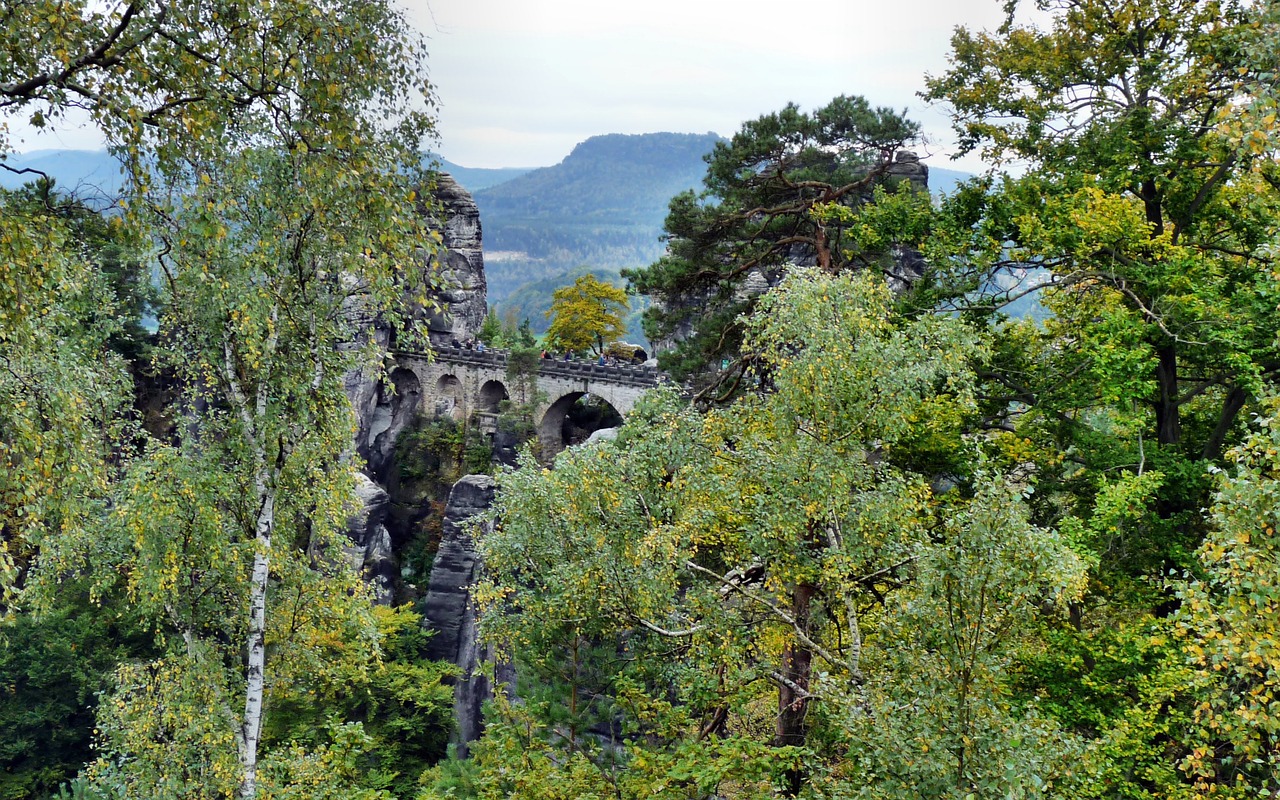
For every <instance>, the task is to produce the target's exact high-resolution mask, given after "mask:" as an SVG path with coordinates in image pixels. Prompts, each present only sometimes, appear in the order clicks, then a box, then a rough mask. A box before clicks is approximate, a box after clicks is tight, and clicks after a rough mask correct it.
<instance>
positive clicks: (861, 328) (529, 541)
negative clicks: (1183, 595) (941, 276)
mask: <svg viewBox="0 0 1280 800" xmlns="http://www.w3.org/2000/svg"><path fill="white" fill-rule="evenodd" d="M891 306H892V298H891V295H890V292H889V290H888V288H887V286H886V285H885V284H884V282H883V281H881V280H879V279H877V278H874V277H872V276H867V275H862V276H858V277H851V276H847V275H846V276H838V277H832V276H828V275H823V274H822V273H820V272H818V271H817V270H813V269H798V270H796V271H795V272H793V273H792V275H790V276H789V277H788V278H786V279H785V280H784V281H783V283H782V285H781V286H780V287H779V289H777V290H776V291H775V292H771V293H770V294H768V295H766V296H765V297H764V298H762V300H761V307H760V312H759V313H758V314H757V315H756V316H754V317H753V318H752V319H751V320H749V321H748V322H747V324H746V328H747V337H746V340H745V341H746V344H745V347H746V348H747V352H749V353H751V354H752V355H753V357H754V358H755V359H756V362H755V363H759V364H762V365H767V366H768V368H769V369H768V370H767V372H765V373H762V374H763V375H767V382H768V389H767V390H763V389H762V390H761V391H758V392H754V393H751V394H748V395H744V396H742V397H740V398H739V399H738V400H736V401H735V402H734V403H732V404H729V405H727V406H725V407H723V408H719V409H716V410H714V411H712V412H710V413H707V414H705V415H703V414H699V413H697V412H695V411H694V410H693V409H691V408H690V407H688V406H687V405H686V404H685V403H683V402H682V401H680V400H679V399H678V398H676V397H675V396H674V394H673V393H658V395H657V396H656V397H654V398H652V399H651V400H649V401H647V404H646V405H644V406H642V407H641V408H640V409H638V410H637V412H635V413H634V414H633V415H632V416H631V417H630V418H629V420H628V425H627V426H626V427H625V428H624V429H623V432H622V433H621V434H620V435H619V438H618V440H617V442H616V443H614V444H602V445H601V446H598V447H588V448H581V449H575V450H570V451H568V452H566V453H565V454H563V455H562V456H561V458H560V460H558V461H557V465H556V469H555V470H554V471H552V472H548V471H545V470H539V469H536V468H533V465H532V464H530V468H527V469H522V470H518V471H516V472H514V473H510V474H507V475H504V476H503V477H502V492H501V493H500V494H499V501H498V505H499V508H498V509H497V510H496V512H495V518H496V519H497V520H499V524H498V527H497V528H496V529H495V530H494V532H493V533H490V534H486V535H485V536H484V537H483V538H482V539H481V542H480V546H481V549H482V551H483V554H484V558H485V563H486V565H487V569H488V570H489V577H488V578H487V580H486V581H485V582H484V583H483V584H482V586H481V587H480V589H479V590H478V593H479V596H480V599H481V603H482V608H483V609H484V614H483V617H482V632H483V634H484V636H485V637H486V638H488V639H489V640H490V641H493V642H500V643H505V645H504V646H506V647H507V648H508V650H509V652H510V655H511V656H512V658H513V659H514V660H515V663H516V665H517V672H518V674H519V675H520V676H521V684H520V691H521V702H520V703H519V704H510V705H507V704H503V703H499V704H498V708H497V709H496V710H497V712H498V717H497V719H496V720H495V721H494V723H493V724H492V725H491V726H490V728H489V729H488V732H487V733H486V736H485V739H484V740H483V741H482V742H481V743H480V744H479V745H478V746H477V747H476V748H474V750H473V754H474V758H475V759H476V762H477V766H476V770H475V771H474V772H472V773H469V778H468V780H470V781H472V782H473V785H478V786H480V787H482V788H481V792H480V793H481V795H482V796H486V797H496V796H502V795H503V794H504V793H505V794H506V795H508V796H526V797H540V796H546V797H555V796H568V795H569V794H572V793H573V792H578V793H580V794H581V793H588V792H601V793H604V792H606V791H608V792H609V793H611V794H614V795H617V796H623V797H650V796H670V797H684V796H689V795H694V796H702V795H708V794H724V795H740V796H744V797H757V796H759V797H767V796H775V795H776V794H777V793H778V792H784V793H787V794H798V793H801V792H804V791H808V792H811V793H813V794H814V795H816V796H854V795H859V796H869V797H871V796H874V797H885V796H913V797H914V796H918V795H917V794H915V790H916V787H917V785H919V786H925V785H929V786H940V787H944V788H943V789H941V790H940V791H944V792H951V791H955V792H957V794H956V796H957V797H963V796H964V794H965V792H967V791H982V792H990V793H993V794H996V793H998V794H1000V795H1003V794H1005V793H1006V792H1008V791H1020V792H1023V794H1024V795H1025V796H1047V794H1048V793H1049V791H1050V787H1051V786H1052V785H1054V782H1055V780H1056V779H1058V778H1060V777H1061V775H1062V774H1063V772H1064V762H1063V760H1062V759H1063V757H1064V756H1065V755H1066V754H1067V753H1069V752H1072V751H1073V748H1074V745H1073V744H1072V741H1071V740H1070V739H1069V738H1062V737H1058V736H1057V728H1056V725H1055V723H1053V722H1052V721H1051V720H1049V719H1047V718H1045V717H1044V716H1043V715H1040V714H1037V713H1036V712H1035V710H1034V709H1030V710H1029V709H1025V708H1014V707H1012V705H1011V703H1010V702H1009V700H1008V697H1009V693H1008V689H1007V688H1006V686H1005V684H1004V683H1003V682H1004V681H1005V680H1006V675H1007V672H1008V670H1009V667H1010V664H1011V661H1012V655H1013V653H1014V652H1016V650H1017V648H1018V646H1019V644H1020V642H1019V640H1018V637H1019V636H1020V635H1022V632H1023V631H1026V630H1028V628H1029V623H1030V621H1031V620H1032V619H1033V617H1034V616H1035V614H1036V611H1035V608H1036V605H1035V604H1036V603H1038V602H1041V601H1043V602H1045V603H1050V604H1052V603H1059V602H1062V601H1065V600H1068V599H1071V598H1074V597H1076V596H1078V593H1079V591H1080V589H1081V566H1080V560H1079V559H1078V558H1077V557H1075V556H1074V555H1073V554H1072V553H1071V551H1070V550H1069V549H1068V548H1067V547H1066V546H1065V544H1064V543H1063V542H1062V541H1061V539H1060V538H1059V537H1058V536H1057V535H1056V534H1055V533H1053V532H1052V531H1048V530H1044V529H1040V528H1037V527H1035V526H1032V525H1030V524H1029V523H1028V522H1027V521H1026V516H1025V511H1024V510H1022V504H1021V503H1020V500H1019V497H1018V492H1017V491H1016V490H1015V489H1014V488H1013V487H1012V485H1011V484H1010V483H1008V482H1006V481H1001V480H992V481H991V484H992V485H991V487H990V488H988V489H979V490H974V487H973V486H972V485H970V486H968V487H967V488H966V490H965V491H964V492H963V493H961V492H956V493H955V494H954V495H953V496H943V497H938V496H935V495H934V494H933V492H932V491H931V489H930V487H929V483H930V481H929V478H928V477H927V476H926V475H922V474H920V473H919V472H915V471H913V470H910V469H904V468H901V467H899V466H896V465H895V458H894V455H893V454H894V453H895V451H896V450H897V449H898V448H899V447H904V448H909V447H910V446H911V444H910V443H911V442H912V441H913V440H914V437H915V436H916V435H917V434H918V433H919V432H920V430H921V428H922V427H924V426H926V425H929V424H931V423H932V420H931V421H930V422H924V420H926V419H930V418H931V417H932V414H931V412H932V410H933V409H941V408H944V407H947V406H953V407H956V408H959V409H960V413H959V416H960V417H963V416H964V415H965V414H967V413H969V412H968V411H965V410H964V409H967V408H971V407H972V402H973V401H972V397H971V390H972V386H973V375H972V373H971V371H970V369H969V365H968V360H969V359H970V358H972V357H974V356H976V355H978V354H979V353H980V352H981V347H980V345H979V342H978V341H977V338H976V337H975V336H974V335H973V333H972V332H971V331H969V330H968V329H967V328H966V327H965V326H964V325H963V324H961V323H959V322H958V321H956V320H954V319H947V318H942V317H937V316H929V317H925V318H923V319H919V320H910V319H904V318H901V317H899V316H896V315H895V314H893V313H892V311H891ZM889 398H892V399H891V400H889ZM952 419H955V418H954V417H953V418H952ZM950 424H955V423H950ZM904 631H911V632H912V633H911V636H912V637H913V638H912V640H913V641H917V640H918V641H919V642H920V647H919V648H907V649H906V651H904V648H902V647H901V642H900V641H899V638H900V637H902V636H904V635H905V634H904ZM900 651H904V652H900ZM904 708H909V709H912V711H911V713H910V714H909V715H908V714H904V712H903V711H902V709H904ZM957 723H958V724H957ZM601 731H606V733H603V734H602V733H601ZM601 736H603V737H604V739H605V741H603V742H602V741H601ZM1055 737H1056V738H1055ZM1022 742H1025V743H1027V744H1028V746H1029V748H1028V751H1027V752H1019V746H1020V743H1022ZM1033 742H1034V743H1035V747H1034V748H1032V747H1030V745H1031V744H1032V743H1033ZM926 752H927V753H930V755H928V756H927V757H920V758H915V757H913V754H920V753H926ZM1011 758H1012V759H1015V760H1016V761H1017V763H1018V768H1017V769H1014V770H1010V769H1009V768H1008V764H1010V763H1012V762H1011V761H1010V760H1009V759H1011ZM1023 767H1025V770H1023ZM886 775H892V776H894V781H898V782H896V783H895V782H894V781H890V780H887V779H886ZM1011 775H1013V777H1012V778H1011V777H1010V776H1011ZM445 777H447V776H443V775H442V776H441V778H442V780H444V779H445ZM1036 781H1040V782H1041V783H1040V784H1037V783H1036ZM561 790H563V794H561V793H560V792H561ZM939 796H944V795H939Z"/></svg>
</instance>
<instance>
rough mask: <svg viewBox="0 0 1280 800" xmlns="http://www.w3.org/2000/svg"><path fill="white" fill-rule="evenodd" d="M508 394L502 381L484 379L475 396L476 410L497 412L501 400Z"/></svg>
mask: <svg viewBox="0 0 1280 800" xmlns="http://www.w3.org/2000/svg"><path fill="white" fill-rule="evenodd" d="M510 396H511V395H510V394H509V393H508V392H507V387H506V386H504V385H503V384H502V381H485V382H484V385H483V386H481V387H480V396H479V397H478V398H476V410H477V411H481V412H484V413H486V414H497V413H498V409H499V408H500V407H501V406H502V401H503V400H506V399H508V398H509V397H510Z"/></svg>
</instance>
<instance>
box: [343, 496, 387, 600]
mask: <svg viewBox="0 0 1280 800" xmlns="http://www.w3.org/2000/svg"><path fill="white" fill-rule="evenodd" d="M356 498H357V500H358V501H359V502H360V509H359V510H358V511H356V513H355V514H352V515H351V517H350V518H349V519H348V520H347V536H348V538H350V539H351V544H350V545H349V546H348V547H347V548H346V552H347V557H348V558H350V559H351V561H352V562H353V563H354V564H356V565H357V566H359V567H360V568H361V569H362V570H363V572H364V575H365V579H366V580H367V581H368V582H369V584H370V585H371V586H372V588H373V592H374V602H375V603H378V604H379V605H390V603H391V601H392V598H393V596H394V593H395V577H396V561H395V556H394V555H393V554H392V552H391V535H390V534H389V533H388V532H387V528H386V526H385V525H383V524H382V521H383V520H384V519H386V517H387V506H388V504H389V502H390V498H389V497H388V496H387V493H386V492H385V491H383V489H382V487H381V486H379V485H378V484H376V483H374V482H373V481H372V480H371V479H370V478H368V477H367V476H365V475H357V476H356Z"/></svg>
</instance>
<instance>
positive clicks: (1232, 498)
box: [1179, 399, 1280, 798]
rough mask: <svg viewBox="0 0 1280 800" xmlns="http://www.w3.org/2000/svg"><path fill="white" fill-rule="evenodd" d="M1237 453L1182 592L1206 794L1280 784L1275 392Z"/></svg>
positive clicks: (1195, 772)
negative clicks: (1196, 567)
mask: <svg viewBox="0 0 1280 800" xmlns="http://www.w3.org/2000/svg"><path fill="white" fill-rule="evenodd" d="M1266 409H1267V414H1266V416H1265V417H1262V418H1261V419H1259V421H1258V425H1257V429H1256V430H1255V432H1254V433H1253V435H1252V436H1251V437H1250V438H1249V439H1248V441H1247V442H1246V443H1245V444H1244V446H1243V447H1242V448H1241V449H1240V450H1239V451H1237V452H1236V453H1235V456H1236V460H1235V464H1234V465H1232V468H1231V472H1230V473H1229V474H1228V475H1226V477H1225V479H1224V480H1223V482H1222V485H1221V489H1220V491H1219V492H1218V495H1217V500H1216V502H1215V504H1214V507H1213V528H1212V531H1211V532H1210V534H1209V536H1208V537H1207V538H1206V539H1205V542H1204V545H1203V546H1202V547H1201V548H1200V550H1199V552H1198V553H1197V555H1198V556H1199V560H1200V565H1201V567H1202V570H1203V577H1201V578H1200V579H1198V580H1194V581H1192V582H1191V583H1190V584H1189V585H1188V586H1187V588H1186V590H1185V592H1184V594H1183V601H1184V605H1183V609H1182V613H1181V614H1180V617H1179V622H1180V628H1181V631H1182V633H1183V634H1184V637H1185V642H1186V652H1187V655H1188V658H1189V661H1190V664H1191V665H1192V667H1193V668H1194V670H1195V675H1196V678H1197V680H1198V681H1199V682H1200V684H1201V685H1202V686H1203V687H1204V690H1203V693H1202V698H1203V699H1202V701H1201V702H1200V704H1199V705H1197V706H1196V708H1195V718H1196V723H1197V724H1196V726H1195V728H1194V733H1195V736H1194V737H1193V739H1192V741H1191V742H1189V744H1190V745H1191V746H1190V752H1189V753H1188V755H1187V758H1186V760H1185V762H1184V763H1183V765H1182V766H1183V767H1184V768H1185V769H1186V770H1187V772H1188V773H1189V775H1190V776H1191V777H1192V779H1193V780H1194V781H1195V785H1196V789H1197V791H1198V792H1199V794H1200V796H1202V797H1232V798H1234V797H1241V798H1243V797H1265V796H1267V795H1274V794H1275V793H1276V792H1277V791H1280V779H1278V778H1277V776H1280V737H1278V736H1277V731H1278V730H1280V720H1278V719H1277V714H1276V708H1277V705H1276V703H1277V689H1276V681H1277V665H1280V644H1277V642H1280V618H1278V617H1277V612H1278V610H1280V581H1278V580H1277V575H1280V536H1277V534H1276V529H1277V527H1280V483H1277V474H1278V473H1277V468H1278V467H1280V458H1278V457H1277V448H1278V447H1280V426H1278V425H1277V422H1276V419H1275V416H1274V415H1275V411H1276V409H1277V403H1276V401H1275V400H1274V399H1271V400H1270V401H1269V402H1268V403H1267V405H1266Z"/></svg>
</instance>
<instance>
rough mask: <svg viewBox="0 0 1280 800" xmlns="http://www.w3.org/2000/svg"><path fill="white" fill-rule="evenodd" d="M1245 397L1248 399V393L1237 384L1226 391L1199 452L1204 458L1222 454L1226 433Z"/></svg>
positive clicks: (1215, 457)
mask: <svg viewBox="0 0 1280 800" xmlns="http://www.w3.org/2000/svg"><path fill="white" fill-rule="evenodd" d="M1247 399H1249V396H1248V393H1246V392H1245V390H1244V389H1241V388H1240V387H1239V386H1232V387H1231V391H1229V392H1227V397H1226V399H1225V400H1223V401H1222V413H1221V414H1219V415H1218V424H1217V426H1216V427H1215V428H1214V429H1213V433H1212V434H1211V435H1210V436H1209V440H1208V441H1207V442H1205V443H1204V450H1203V451H1202V452H1201V455H1202V456H1203V457H1204V458H1207V459H1209V460H1215V459H1217V458H1218V456H1220V455H1222V445H1223V444H1224V443H1226V441H1227V434H1228V433H1229V432H1230V431H1231V426H1232V425H1234V424H1235V421H1236V416H1237V415H1239V414H1240V409H1242V408H1244V403H1245V400H1247Z"/></svg>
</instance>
